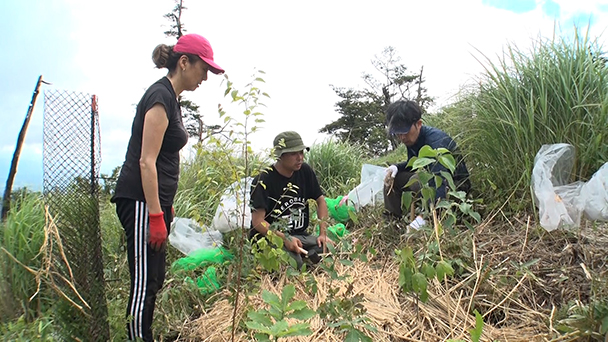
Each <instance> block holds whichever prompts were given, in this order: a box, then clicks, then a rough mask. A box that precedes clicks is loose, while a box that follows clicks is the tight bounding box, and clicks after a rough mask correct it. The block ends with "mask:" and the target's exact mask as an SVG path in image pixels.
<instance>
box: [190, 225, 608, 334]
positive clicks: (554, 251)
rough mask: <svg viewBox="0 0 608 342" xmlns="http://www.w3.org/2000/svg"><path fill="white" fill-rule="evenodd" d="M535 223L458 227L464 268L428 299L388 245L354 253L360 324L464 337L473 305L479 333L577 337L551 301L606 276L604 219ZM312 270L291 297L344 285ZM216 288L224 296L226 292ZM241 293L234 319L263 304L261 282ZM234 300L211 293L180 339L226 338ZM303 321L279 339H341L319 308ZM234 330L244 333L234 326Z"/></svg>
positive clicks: (272, 286)
mask: <svg viewBox="0 0 608 342" xmlns="http://www.w3.org/2000/svg"><path fill="white" fill-rule="evenodd" d="M532 227H533V225H532V223H531V222H529V219H527V218H526V219H517V218H515V219H509V220H504V221H503V223H500V224H496V223H492V222H485V223H484V224H482V225H480V226H479V227H478V229H477V231H476V232H475V233H474V234H470V233H468V232H463V233H461V236H458V237H456V239H458V240H461V241H466V238H467V237H468V241H469V242H470V248H471V252H472V255H471V258H470V260H469V261H468V262H467V268H466V269H465V270H464V272H463V273H462V274H461V275H459V276H457V277H454V278H452V279H450V280H449V281H445V282H443V283H439V282H438V281H436V280H435V281H434V282H430V283H429V300H428V302H427V303H422V302H419V301H417V300H416V299H415V298H414V297H412V296H409V295H406V294H404V293H403V292H402V291H401V290H400V288H399V286H398V264H397V263H396V261H395V260H394V258H391V257H388V256H387V255H389V254H390V253H378V254H377V255H376V257H375V258H371V259H370V261H369V262H367V263H363V262H355V264H354V266H352V267H348V266H342V265H341V264H338V265H337V266H336V267H337V269H338V270H339V272H340V273H342V274H349V275H350V276H351V277H350V280H351V281H352V284H353V289H354V293H353V294H363V296H364V298H365V301H364V306H365V308H366V310H367V317H368V318H369V319H370V321H371V322H370V323H371V325H372V326H374V327H375V328H376V329H377V330H376V331H367V333H368V335H369V336H370V337H371V338H372V340H373V341H446V340H447V339H460V340H463V341H471V338H470V334H469V330H471V329H472V328H474V325H475V316H474V315H473V314H471V312H472V311H473V309H477V310H478V311H479V312H480V313H482V315H483V316H484V322H485V325H484V327H483V334H482V338H481V340H482V341H495V340H497V341H574V340H576V339H577V332H576V331H575V332H573V333H570V334H567V335H563V334H559V333H558V332H557V330H555V329H554V324H555V323H556V322H555V320H556V317H555V315H556V311H557V309H558V308H559V307H560V306H563V305H565V304H566V303H567V302H568V301H572V300H580V301H582V302H585V301H586V300H587V299H588V298H589V296H590V286H591V280H590V278H591V277H595V278H594V279H596V280H597V279H599V278H602V279H606V258H605V256H604V255H605V246H606V242H607V241H608V238H607V237H608V235H607V234H606V228H605V227H604V228H600V229H596V228H591V227H590V226H589V225H588V226H587V227H584V228H583V229H582V230H581V231H580V232H577V233H569V232H552V233H547V232H545V231H543V230H542V229H538V228H532ZM370 229H373V227H372V228H370ZM362 232H363V230H359V231H355V232H354V233H352V236H353V237H354V238H360V239H363V237H362V236H363V233H362ZM385 235H387V236H388V235H390V234H385ZM388 238H390V239H392V237H390V236H389V237H388ZM402 238H403V239H402V240H401V241H402V242H401V243H408V244H414V243H415V238H410V237H404V236H402ZM368 241H375V246H377V245H378V244H380V243H383V241H382V239H376V240H374V239H370V240H368ZM537 259H538V260H537ZM313 274H314V277H315V278H316V280H317V284H318V292H317V293H316V294H314V295H312V294H309V293H307V292H306V291H307V289H306V287H305V286H303V285H302V284H300V283H297V282H296V283H294V285H295V286H296V298H297V299H302V300H305V301H307V302H308V304H309V306H310V307H311V308H312V309H317V308H318V307H319V305H320V303H323V302H324V301H325V300H326V299H327V296H328V290H329V287H330V286H338V287H340V288H341V291H345V289H346V287H347V286H348V285H347V282H346V281H342V282H339V281H335V280H334V281H333V282H332V281H331V280H330V279H329V276H328V275H327V274H326V273H324V272H323V271H322V270H321V269H317V270H315V271H314V272H313ZM285 283H286V279H285V278H284V277H283V278H280V279H277V278H276V276H275V277H273V276H268V275H267V276H264V277H263V278H262V279H261V285H260V288H262V289H267V290H269V291H271V292H274V293H277V294H280V292H281V289H282V288H283V285H285ZM604 288H605V287H604ZM220 296H221V297H223V298H228V296H229V294H228V293H223V294H220ZM241 297H242V296H241ZM245 300H246V301H247V302H246V303H245ZM245 300H244V301H241V303H240V305H239V308H240V309H239V310H238V319H239V320H242V319H243V318H244V316H245V311H244V308H245V307H246V306H247V305H248V306H249V307H252V308H258V307H262V306H263V305H264V303H263V301H262V299H261V292H260V293H251V294H249V295H248V296H247V298H246V299H245ZM233 308H234V307H233V305H232V304H230V303H229V301H228V300H227V299H220V300H218V301H217V302H216V303H215V304H214V305H213V307H211V308H210V309H209V310H208V311H206V312H204V313H203V314H202V315H201V316H200V317H198V318H196V319H193V320H192V321H190V322H186V323H185V324H184V329H183V330H182V333H181V337H180V339H179V340H180V341H231V317H232V312H233ZM310 325H311V330H312V331H313V334H312V335H311V336H304V337H293V338H288V339H282V340H285V341H342V340H343V336H341V335H337V334H336V333H335V331H334V330H332V329H329V328H327V327H326V326H325V324H324V322H323V321H322V320H321V319H320V318H319V317H318V316H317V317H314V318H313V319H312V320H310ZM235 340H236V341H247V340H251V337H250V336H249V335H247V333H246V332H244V331H243V330H242V329H237V333H236V336H235Z"/></svg>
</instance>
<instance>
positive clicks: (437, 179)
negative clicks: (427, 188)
mask: <svg viewBox="0 0 608 342" xmlns="http://www.w3.org/2000/svg"><path fill="white" fill-rule="evenodd" d="M441 185H443V178H441V176H437V175H435V188H437V189H439V187H441Z"/></svg>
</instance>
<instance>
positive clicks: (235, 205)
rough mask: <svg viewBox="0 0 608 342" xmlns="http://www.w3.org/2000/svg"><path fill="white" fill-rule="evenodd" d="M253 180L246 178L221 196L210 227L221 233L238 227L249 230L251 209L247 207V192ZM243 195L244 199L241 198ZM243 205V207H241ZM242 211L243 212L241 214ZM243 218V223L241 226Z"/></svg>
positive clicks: (234, 184)
mask: <svg viewBox="0 0 608 342" xmlns="http://www.w3.org/2000/svg"><path fill="white" fill-rule="evenodd" d="M252 180H253V178H251V177H247V178H244V179H241V181H237V182H234V183H232V184H231V185H230V186H229V187H228V188H227V189H226V190H225V191H224V194H223V195H222V198H221V199H220V204H219V205H218V206H217V209H216V210H215V215H214V216H213V222H212V223H211V227H212V228H213V229H216V230H219V231H220V232H222V233H226V232H229V231H231V230H235V229H237V228H238V227H244V228H246V229H249V226H250V222H251V208H250V207H249V192H250V190H249V189H250V188H251V181H252ZM243 195H244V198H243ZM243 204H244V205H243ZM243 211H244V212H243ZM243 217H244V218H245V222H244V224H243Z"/></svg>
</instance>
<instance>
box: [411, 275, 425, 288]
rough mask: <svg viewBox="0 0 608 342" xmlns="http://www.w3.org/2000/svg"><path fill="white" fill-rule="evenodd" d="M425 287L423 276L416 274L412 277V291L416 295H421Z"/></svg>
mask: <svg viewBox="0 0 608 342" xmlns="http://www.w3.org/2000/svg"><path fill="white" fill-rule="evenodd" d="M426 287H427V281H426V277H425V276H424V274H422V273H420V272H416V273H415V274H414V275H413V276H412V289H413V290H414V291H416V292H418V293H421V292H422V291H423V290H425V289H426Z"/></svg>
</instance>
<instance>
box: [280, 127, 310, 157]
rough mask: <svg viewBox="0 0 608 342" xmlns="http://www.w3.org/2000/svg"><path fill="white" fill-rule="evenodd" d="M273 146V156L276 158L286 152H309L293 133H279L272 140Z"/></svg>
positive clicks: (297, 135) (296, 134)
mask: <svg viewBox="0 0 608 342" xmlns="http://www.w3.org/2000/svg"><path fill="white" fill-rule="evenodd" d="M273 146H274V156H275V157H277V158H279V157H281V155H282V154H283V153H286V152H298V151H304V150H306V151H310V148H309V147H308V146H306V145H304V142H302V137H300V135H299V134H298V133H297V132H294V131H287V132H283V133H279V135H277V136H276V137H275V138H274V142H273Z"/></svg>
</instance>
